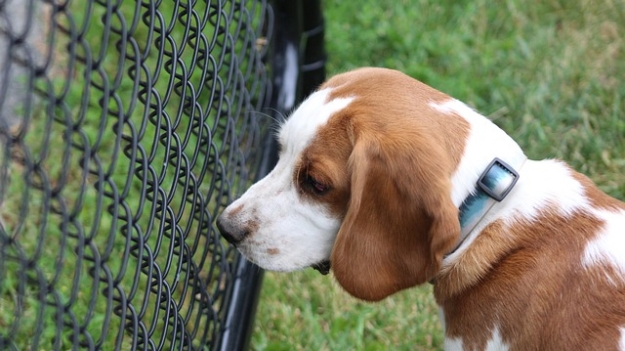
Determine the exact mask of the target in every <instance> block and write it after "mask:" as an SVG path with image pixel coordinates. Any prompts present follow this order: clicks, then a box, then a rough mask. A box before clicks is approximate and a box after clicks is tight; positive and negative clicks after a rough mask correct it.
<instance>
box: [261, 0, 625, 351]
mask: <svg viewBox="0 0 625 351" xmlns="http://www.w3.org/2000/svg"><path fill="white" fill-rule="evenodd" d="M324 7H325V15H326V21H327V32H326V39H327V50H328V53H329V58H330V61H329V64H328V73H329V75H332V74H335V73H339V72H342V71H346V70H348V69H351V68H355V67H360V66H383V67H390V68H396V69H399V70H402V71H404V72H406V73H407V74H409V75H411V76H413V77H415V78H418V79H420V80H422V81H424V82H425V83H427V84H429V85H432V86H434V87H436V88H438V89H439V90H442V91H444V92H446V93H448V94H450V95H452V96H454V97H456V98H458V99H460V100H462V101H465V102H467V103H469V104H470V105H472V106H473V107H475V108H476V109H478V110H479V111H480V112H482V113H483V114H485V115H487V116H489V117H490V118H492V119H493V120H494V121H495V123H497V124H498V125H500V126H501V127H502V128H503V129H504V130H506V131H507V132H508V133H509V134H510V135H512V136H513V137H514V138H515V139H516V140H517V141H518V142H519V143H520V144H521V146H522V147H523V148H524V149H525V151H526V153H527V154H528V156H530V157H531V158H533V159H542V158H553V157H555V158H561V159H564V160H566V161H567V162H569V163H570V164H571V165H572V166H573V167H575V168H576V169H578V170H580V171H582V172H584V173H586V174H588V175H589V176H591V177H592V178H593V179H594V180H595V181H596V182H597V183H598V184H599V186H600V187H601V188H602V189H604V190H605V191H607V192H608V193H610V194H611V195H613V196H616V197H618V198H621V199H625V84H623V82H622V81H623V78H624V77H625V39H623V38H625V0H605V1H591V0H547V1H545V0H541V1H539V0H505V1H499V2H493V1H486V0H476V1H455V0H442V1H440V0H414V1H406V0H382V1H380V0H377V1H374V0H362V1H340V0H326V1H324ZM442 341H443V335H442V330H441V327H440V325H439V322H438V312H437V308H436V306H435V304H434V302H433V299H432V297H431V287H429V286H424V287H421V288H417V289H411V290H408V291H404V292H402V293H399V294H397V295H394V296H392V297H390V298H388V299H386V300H384V301H382V302H380V303H378V304H368V303H363V302H360V301H357V300H356V299H354V298H351V297H349V296H348V295H347V294H346V293H344V292H343V291H341V289H340V287H338V285H337V284H336V283H335V282H334V281H333V280H332V278H331V277H323V276H320V275H319V274H317V273H316V272H314V271H312V270H306V271H302V272H296V273H292V274H275V273H267V274H266V278H265V282H264V287H263V292H262V297H261V301H260V305H259V309H258V312H257V319H256V329H255V334H254V336H253V340H252V348H253V349H254V350H387V349H388V350H441V349H442Z"/></svg>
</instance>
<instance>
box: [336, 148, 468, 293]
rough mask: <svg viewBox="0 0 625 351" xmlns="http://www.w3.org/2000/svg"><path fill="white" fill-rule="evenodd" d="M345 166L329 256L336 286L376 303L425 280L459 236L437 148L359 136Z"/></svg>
mask: <svg viewBox="0 0 625 351" xmlns="http://www.w3.org/2000/svg"><path fill="white" fill-rule="evenodd" d="M349 167H350V171H351V198H350V202H349V207H348V209H347V213H346V216H345V218H344V221H343V224H342V226H341V228H340V230H339V232H338V235H337V238H336V242H335V245H334V248H333V251H332V257H331V261H332V269H333V271H334V275H335V277H336V279H337V281H338V282H339V284H341V286H343V288H344V289H345V290H346V291H347V292H349V293H350V294H352V295H354V296H355V297H357V298H360V299H363V300H368V301H377V300H380V299H383V298H385V297H386V296H388V295H390V294H393V293H395V292H397V291H399V290H402V289H405V288H408V287H412V286H415V285H417V284H421V283H424V282H427V281H429V280H430V279H432V278H433V277H434V275H435V274H436V273H437V271H438V270H439V268H440V265H441V260H442V258H443V255H445V254H446V253H448V252H449V251H450V250H451V249H452V248H453V247H454V245H455V243H456V241H457V240H458V237H459V235H460V224H459V220H458V209H457V208H456V206H455V205H454V204H453V202H452V200H451V179H450V178H451V174H450V173H451V171H450V169H449V168H450V166H449V164H448V162H446V158H445V155H444V154H443V151H442V150H441V149H440V148H439V147H436V146H435V145H427V144H423V143H414V142H408V141H406V140H403V141H402V140H390V141H388V140H387V141H386V144H383V143H382V140H367V139H361V140H358V141H357V142H356V144H355V146H354V150H353V152H352V154H351V156H350V160H349Z"/></svg>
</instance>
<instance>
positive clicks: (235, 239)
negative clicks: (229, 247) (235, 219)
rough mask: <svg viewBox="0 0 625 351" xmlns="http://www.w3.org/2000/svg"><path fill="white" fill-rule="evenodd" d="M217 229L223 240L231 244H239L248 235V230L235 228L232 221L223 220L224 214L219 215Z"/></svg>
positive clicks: (239, 227)
mask: <svg viewBox="0 0 625 351" xmlns="http://www.w3.org/2000/svg"><path fill="white" fill-rule="evenodd" d="M217 228H218V229H219V232H220V233H221V236H223V237H224V239H226V240H227V241H228V242H229V243H231V244H237V243H239V242H240V241H241V240H243V238H245V236H247V234H248V233H249V230H247V229H246V228H245V227H241V226H237V225H236V224H233V223H232V221H229V220H228V219H227V218H225V215H224V214H221V215H220V216H219V217H218V218H217Z"/></svg>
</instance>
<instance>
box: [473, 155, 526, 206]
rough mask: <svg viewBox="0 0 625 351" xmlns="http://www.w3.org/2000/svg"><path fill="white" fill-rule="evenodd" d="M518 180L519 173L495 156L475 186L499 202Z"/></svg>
mask: <svg viewBox="0 0 625 351" xmlns="http://www.w3.org/2000/svg"><path fill="white" fill-rule="evenodd" d="M518 180H519V173H518V172H517V171H516V170H515V169H514V168H512V167H510V165H508V164H507V163H505V162H504V161H502V160H501V159H499V158H497V157H495V158H494V159H493V161H492V162H491V163H490V164H489V165H488V167H486V170H485V171H484V173H482V175H481V176H480V179H479V180H478V181H477V186H478V187H479V188H480V189H482V191H484V192H485V193H486V194H487V195H488V196H490V197H491V198H493V199H494V200H496V201H499V202H501V200H503V199H504V198H505V197H506V196H507V195H508V193H510V191H512V188H514V185H515V184H516V182H517V181H518Z"/></svg>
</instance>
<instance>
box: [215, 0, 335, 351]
mask: <svg viewBox="0 0 625 351" xmlns="http://www.w3.org/2000/svg"><path fill="white" fill-rule="evenodd" d="M272 8H273V14H274V24H273V34H272V35H271V38H272V43H271V45H272V49H271V52H270V58H269V59H270V62H269V66H270V69H271V73H272V86H273V88H272V96H271V100H270V103H269V106H268V107H269V109H268V112H269V113H275V114H280V115H283V116H286V115H288V114H289V113H290V112H291V111H292V110H293V109H294V108H295V107H296V106H297V104H299V103H300V101H301V100H302V99H303V97H305V96H306V95H308V94H310V93H311V92H312V91H313V90H314V89H316V88H317V87H318V86H319V84H321V83H322V82H323V80H324V79H325V61H326V55H325V51H324V42H323V40H324V22H323V13H322V9H321V1H320V0H274V1H273V3H272ZM276 146H277V145H276V141H275V139H274V138H273V135H268V136H267V139H266V140H265V142H264V150H263V159H262V163H261V165H260V169H259V172H258V176H259V178H262V177H264V176H265V175H267V174H268V173H269V172H270V171H271V169H272V168H273V167H274V165H275V164H276V161H277V158H278V155H277V147H276ZM262 278H263V271H262V270H261V269H260V268H259V267H258V266H256V265H254V264H252V263H250V262H249V261H247V260H246V259H245V258H243V257H242V256H240V257H239V259H238V261H237V265H236V274H235V278H234V282H233V289H232V295H231V298H230V300H229V301H230V303H229V306H228V309H227V311H228V312H227V317H226V321H225V324H224V329H223V331H222V335H221V342H220V344H219V350H221V351H243V350H247V349H248V348H249V343H250V339H251V336H252V331H253V324H254V317H255V313H256V307H257V305H258V298H259V296H260V288H261V285H262Z"/></svg>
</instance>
